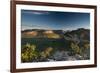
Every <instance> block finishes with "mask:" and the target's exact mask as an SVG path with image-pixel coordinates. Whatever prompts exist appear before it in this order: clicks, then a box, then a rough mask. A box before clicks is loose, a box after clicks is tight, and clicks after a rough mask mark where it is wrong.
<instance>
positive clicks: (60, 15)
mask: <svg viewBox="0 0 100 73" xmlns="http://www.w3.org/2000/svg"><path fill="white" fill-rule="evenodd" d="M89 27H90V13H82V12H81V13H79V12H58V11H36V10H21V28H22V30H26V29H50V30H75V29H78V28H86V29H89Z"/></svg>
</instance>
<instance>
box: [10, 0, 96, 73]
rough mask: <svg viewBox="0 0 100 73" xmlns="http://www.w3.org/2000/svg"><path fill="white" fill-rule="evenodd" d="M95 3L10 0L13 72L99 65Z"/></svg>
mask: <svg viewBox="0 0 100 73" xmlns="http://www.w3.org/2000/svg"><path fill="white" fill-rule="evenodd" d="M96 11H97V10H96V6H92V5H77V4H76V5H75V4H61V3H46V2H31V1H11V72H12V73H13V72H28V71H42V70H59V69H72V68H89V67H96V66H97V49H96V47H97V45H96V42H97V32H96V31H97V22H96V20H97V19H96V18H97V17H96V16H97V15H96Z"/></svg>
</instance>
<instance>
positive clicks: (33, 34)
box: [21, 28, 90, 42]
mask: <svg viewBox="0 0 100 73" xmlns="http://www.w3.org/2000/svg"><path fill="white" fill-rule="evenodd" d="M21 33H22V34H21V35H22V36H21V37H22V38H54V39H59V38H65V39H66V40H73V41H77V42H80V41H82V40H88V41H89V40H90V30H89V29H85V28H79V29H77V30H72V31H69V30H67V31H63V30H43V29H29V30H24V31H21Z"/></svg>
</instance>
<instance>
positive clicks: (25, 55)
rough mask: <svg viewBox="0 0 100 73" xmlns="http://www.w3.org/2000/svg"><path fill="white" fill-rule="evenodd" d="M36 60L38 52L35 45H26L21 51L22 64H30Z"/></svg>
mask: <svg viewBox="0 0 100 73" xmlns="http://www.w3.org/2000/svg"><path fill="white" fill-rule="evenodd" d="M37 58H38V52H37V51H36V45H34V44H33V45H30V44H29V43H27V44H26V45H24V47H23V48H22V50H21V60H22V62H32V61H33V59H37Z"/></svg>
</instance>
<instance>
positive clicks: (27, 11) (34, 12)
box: [22, 10, 50, 15]
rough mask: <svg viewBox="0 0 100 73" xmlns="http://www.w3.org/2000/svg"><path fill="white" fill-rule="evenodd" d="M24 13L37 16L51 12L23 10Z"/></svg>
mask: <svg viewBox="0 0 100 73" xmlns="http://www.w3.org/2000/svg"><path fill="white" fill-rule="evenodd" d="M22 13H28V14H36V15H42V14H45V15H47V14H50V12H47V11H35V10H23V11H22Z"/></svg>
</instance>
